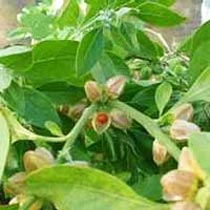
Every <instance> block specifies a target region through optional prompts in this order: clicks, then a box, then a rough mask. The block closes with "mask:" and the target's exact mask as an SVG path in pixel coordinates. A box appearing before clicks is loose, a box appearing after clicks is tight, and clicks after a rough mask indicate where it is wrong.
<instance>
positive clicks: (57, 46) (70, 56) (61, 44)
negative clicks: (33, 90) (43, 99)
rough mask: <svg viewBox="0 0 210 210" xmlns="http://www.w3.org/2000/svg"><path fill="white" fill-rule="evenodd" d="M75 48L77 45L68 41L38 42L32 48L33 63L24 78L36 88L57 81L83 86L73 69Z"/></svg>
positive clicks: (81, 80)
mask: <svg viewBox="0 0 210 210" xmlns="http://www.w3.org/2000/svg"><path fill="white" fill-rule="evenodd" d="M77 48H78V43H77V42H75V41H70V40H56V41H52V40H51V41H44V42H40V43H39V44H37V45H35V46H34V48H33V51H32V55H33V61H32V64H31V67H30V68H29V69H28V71H27V72H26V73H25V74H24V76H25V78H26V79H27V80H28V82H29V83H31V84H32V85H33V86H36V87H37V86H41V85H44V84H46V83H50V82H58V81H66V82H70V83H71V84H73V85H76V86H83V84H84V78H81V79H79V78H78V77H77V76H76V72H75V68H74V66H75V54H76V51H77Z"/></svg>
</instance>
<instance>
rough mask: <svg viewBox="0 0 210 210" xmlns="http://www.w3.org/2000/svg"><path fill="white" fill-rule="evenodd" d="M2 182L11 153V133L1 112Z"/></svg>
mask: <svg viewBox="0 0 210 210" xmlns="http://www.w3.org/2000/svg"><path fill="white" fill-rule="evenodd" d="M0 133H1V138H0V154H1V155H0V181H2V176H3V172H4V168H5V165H6V161H7V155H8V152H9V145H10V133H9V128H8V125H7V121H6V119H5V117H4V116H3V114H2V113H1V112H0Z"/></svg>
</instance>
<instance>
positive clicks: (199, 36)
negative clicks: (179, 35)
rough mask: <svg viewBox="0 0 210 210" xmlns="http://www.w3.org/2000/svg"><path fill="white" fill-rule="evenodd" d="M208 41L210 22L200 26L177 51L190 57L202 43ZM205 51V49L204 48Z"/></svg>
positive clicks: (209, 37)
mask: <svg viewBox="0 0 210 210" xmlns="http://www.w3.org/2000/svg"><path fill="white" fill-rule="evenodd" d="M209 39H210V21H208V22H206V23H205V24H203V25H202V26H200V27H199V28H198V29H197V30H196V31H195V33H193V35H192V36H190V38H188V39H187V40H186V41H185V42H184V43H182V45H181V46H180V47H179V51H182V52H186V53H187V54H188V55H189V56H190V57H192V56H193V54H194V53H195V51H196V49H197V48H198V47H200V45H201V44H202V43H203V42H206V41H207V40H209ZM206 49H207V48H206Z"/></svg>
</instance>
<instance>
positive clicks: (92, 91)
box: [85, 81, 102, 102]
mask: <svg viewBox="0 0 210 210" xmlns="http://www.w3.org/2000/svg"><path fill="white" fill-rule="evenodd" d="M85 93H86V96H87V98H88V99H89V100H90V101H91V102H97V101H100V100H101V98H102V89H101V87H99V85H98V84H97V82H95V81H88V82H86V83H85Z"/></svg>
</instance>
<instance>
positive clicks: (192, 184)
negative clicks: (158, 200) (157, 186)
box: [161, 170, 198, 201]
mask: <svg viewBox="0 0 210 210" xmlns="http://www.w3.org/2000/svg"><path fill="white" fill-rule="evenodd" d="M161 185H162V186H163V194H164V195H163V198H164V200H166V201H183V200H187V199H190V198H192V197H193V196H194V193H195V192H196V190H197V185H198V180H197V177H196V175H195V174H193V173H191V172H188V171H181V170H172V171H170V172H168V173H167V174H165V175H164V176H163V177H162V179H161Z"/></svg>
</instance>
